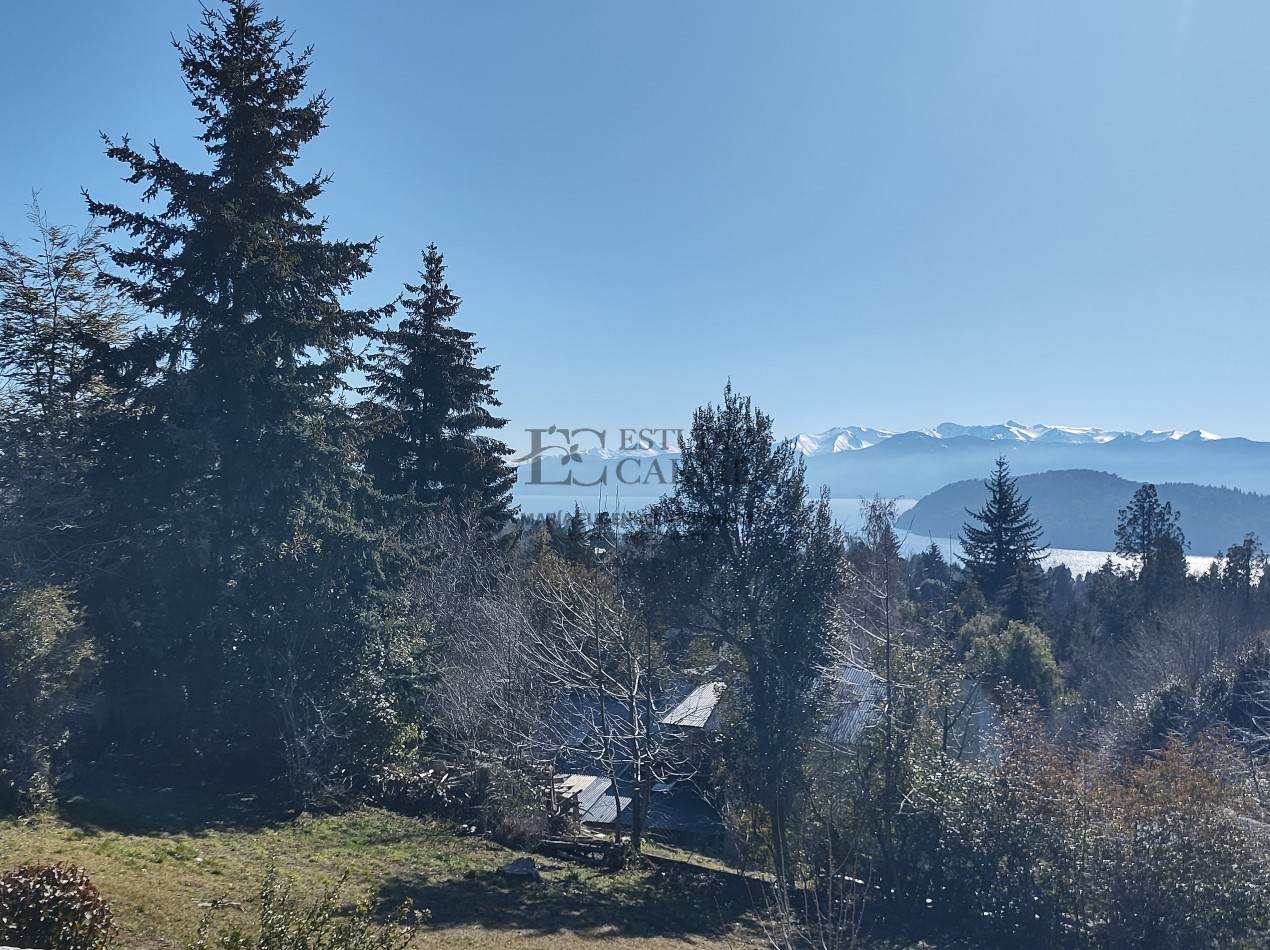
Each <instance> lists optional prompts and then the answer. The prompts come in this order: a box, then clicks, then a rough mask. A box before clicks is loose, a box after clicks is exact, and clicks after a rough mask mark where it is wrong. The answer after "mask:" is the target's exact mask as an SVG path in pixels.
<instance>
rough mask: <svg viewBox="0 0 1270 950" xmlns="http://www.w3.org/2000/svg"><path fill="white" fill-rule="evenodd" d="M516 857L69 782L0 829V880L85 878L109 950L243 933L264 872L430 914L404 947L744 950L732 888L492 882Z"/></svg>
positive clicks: (380, 826)
mask: <svg viewBox="0 0 1270 950" xmlns="http://www.w3.org/2000/svg"><path fill="white" fill-rule="evenodd" d="M518 856H520V853H519V852H516V851H511V850H508V849H506V848H503V847H501V846H499V845H497V844H494V843H493V842H490V841H487V840H485V839H483V838H481V837H478V836H474V835H464V834H461V833H459V832H457V831H456V830H455V829H454V828H453V827H452V826H450V825H448V824H445V823H442V822H438V821H434V820H431V819H415V818H407V817H403V816H401V815H396V814H393V813H391V812H387V811H383V810H380V809H371V808H367V809H360V810H358V811H354V812H348V813H345V814H340V815H307V814H304V815H288V814H283V813H279V812H276V811H270V810H269V809H267V808H265V807H262V806H260V805H258V804H257V803H256V802H255V801H253V800H251V799H244V798H240V797H237V796H227V795H223V794H214V793H210V792H201V791H197V790H196V791H189V790H182V789H161V788H145V787H137V786H135V785H132V784H129V783H126V782H124V781H123V780H121V779H119V778H117V777H114V776H109V775H103V774H93V775H92V776H91V778H81V779H80V780H79V783H78V785H77V786H76V787H75V788H74V789H73V791H72V793H71V795H70V796H69V797H68V798H67V800H66V802H65V804H64V805H63V807H62V809H61V812H60V814H59V815H58V816H57V817H52V816H41V817H37V818H33V819H29V820H26V821H2V822H0V870H3V869H8V868H12V867H15V866H17V865H19V864H23V863H27V862H31V861H39V860H56V861H69V862H71V863H73V864H78V865H82V866H83V867H84V868H86V869H87V871H88V874H89V877H90V878H91V879H92V880H93V882H94V883H95V884H96V885H97V887H98V888H99V889H100V891H101V892H102V895H103V896H104V897H105V898H106V900H107V901H108V902H109V903H110V907H111V909H112V911H113V912H114V914H115V919H116V922H117V924H118V925H119V928H120V935H119V938H118V940H117V941H116V946H121V947H125V948H132V947H137V948H155V947H160V946H164V947H166V946H181V945H183V944H184V943H185V942H186V941H188V940H189V939H190V938H192V937H193V935H194V933H195V930H196V928H197V927H198V924H199V920H200V919H201V917H202V916H203V914H204V913H206V908H207V907H208V906H209V905H210V904H212V903H214V902H215V903H218V904H219V905H221V909H219V910H217V911H215V915H216V916H214V918H213V920H214V921H215V923H214V929H215V927H216V926H218V925H224V926H228V925H230V924H239V925H243V926H247V925H249V924H250V923H251V922H252V921H254V919H255V912H256V902H257V898H256V891H257V889H258V888H259V886H260V882H261V880H262V879H263V877H264V873H265V868H266V867H267V865H268V863H269V862H270V861H271V860H272V861H273V862H274V863H275V864H276V866H277V867H278V869H279V871H280V872H281V873H282V874H283V875H284V876H286V877H289V878H291V879H293V880H294V882H295V891H296V893H297V894H298V895H310V896H312V895H316V894H318V893H320V892H321V891H322V890H323V889H324V888H326V887H328V886H329V885H331V884H332V883H334V882H335V881H336V880H337V879H338V878H339V876H340V875H341V874H342V873H343V872H345V871H347V872H349V880H348V883H347V885H346V887H345V891H344V894H345V896H346V897H347V898H348V899H349V900H350V901H352V900H354V899H356V898H357V897H359V896H361V895H362V894H365V893H366V891H367V890H373V891H375V892H376V893H377V894H378V895H379V896H380V897H381V898H382V900H383V902H384V906H385V907H388V908H391V907H393V906H396V905H398V904H400V902H401V901H403V900H405V899H406V898H410V899H412V900H413V901H414V905H415V906H416V907H421V908H423V907H426V908H428V909H429V910H431V912H432V920H431V922H430V923H428V924H425V925H423V926H421V927H420V928H419V930H418V934H417V937H416V939H415V941H414V945H415V946H419V947H440V946H447V947H449V946H453V947H495V946H497V947H518V946H525V947H530V946H534V947H579V946H592V945H594V944H595V943H596V941H597V940H602V941H603V942H604V943H605V944H609V943H612V944H613V945H615V946H619V947H621V946H627V947H645V948H660V947H681V946H690V945H712V946H713V945H732V946H753V945H756V944H759V943H761V942H762V941H761V935H760V934H759V933H758V932H757V931H756V930H755V928H754V923H753V920H752V917H751V916H750V914H749V910H750V907H751V901H750V899H749V895H748V894H747V889H746V887H745V885H744V884H743V883H742V882H741V881H740V880H739V879H738V878H736V877H735V876H732V875H726V874H719V873H717V872H714V871H710V870H703V869H700V868H693V867H689V866H687V865H684V864H679V863H674V862H671V863H667V862H658V863H656V864H654V865H651V866H649V867H643V868H638V869H632V870H627V871H622V872H610V871H603V870H600V869H596V868H591V867H586V866H581V865H576V864H571V863H569V862H566V861H561V860H556V859H551V858H542V857H537V858H536V860H537V861H538V864H539V866H540V867H541V868H542V871H543V878H544V880H543V881H541V882H525V883H512V882H507V881H505V880H504V879H503V878H502V877H501V876H499V875H498V874H496V873H495V872H496V870H497V868H498V867H500V866H501V865H503V864H505V863H507V862H508V861H510V860H511V859H512V858H515V857H518Z"/></svg>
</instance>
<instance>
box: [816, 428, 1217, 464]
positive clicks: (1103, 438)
mask: <svg viewBox="0 0 1270 950" xmlns="http://www.w3.org/2000/svg"><path fill="white" fill-rule="evenodd" d="M897 435H905V436H913V435H920V436H926V437H928V438H931V439H957V438H971V439H983V440H985V441H990V442H1066V443H1072V444H1079V443H1085V444H1088V443H1103V442H1111V441H1113V440H1115V439H1127V440H1130V441H1135V442H1213V441H1216V440H1218V439H1220V438H1221V436H1219V435H1214V434H1213V433H1211V432H1206V431H1204V430H1202V429H1193V430H1192V431H1190V432H1182V431H1181V430H1177V429H1172V430H1156V429H1148V430H1147V431H1146V432H1117V431H1113V430H1110V429H1099V428H1096V427H1094V426H1051V425H1042V424H1038V425H1024V424H1023V423H1020V422H1015V421H1013V420H1010V421H1007V422H1003V423H999V424H997V425H980V426H973V425H972V426H967V425H960V424H959V423H956V422H941V423H940V424H939V425H937V426H935V427H934V428H933V429H917V430H914V431H912V432H892V431H890V430H888V429H871V428H868V427H865V426H839V427H835V428H833V429H826V430H825V431H824V432H818V433H802V434H800V435H798V436H795V438H794V443H795V445H797V446H798V449H799V451H801V452H802V453H803V455H807V456H815V455H829V454H832V453H835V452H853V451H857V450H859V449H867V448H872V447H873V446H875V445H877V444H878V443H879V442H885V441H886V440H887V439H891V438H894V437H895V436H897Z"/></svg>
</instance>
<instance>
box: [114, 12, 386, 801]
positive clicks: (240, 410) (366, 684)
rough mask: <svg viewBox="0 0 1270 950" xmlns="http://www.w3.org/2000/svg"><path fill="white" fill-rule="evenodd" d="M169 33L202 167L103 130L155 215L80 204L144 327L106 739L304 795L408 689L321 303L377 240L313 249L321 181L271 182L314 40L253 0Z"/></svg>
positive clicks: (331, 298) (129, 397)
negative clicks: (296, 34) (118, 725)
mask: <svg viewBox="0 0 1270 950" xmlns="http://www.w3.org/2000/svg"><path fill="white" fill-rule="evenodd" d="M175 45H176V47H177V49H178V50H179V52H180V62H181V69H182V71H183V72H184V74H185V84H186V87H187V88H188V89H189V90H190V92H191V94H192V97H193V103H194V106H195V108H196V110H197V112H198V116H199V121H200V122H201V123H202V127H203V132H202V135H201V136H200V139H201V141H202V142H203V145H204V147H205V149H206V152H207V155H208V158H209V162H210V166H211V167H210V169H208V170H206V171H195V170H190V169H186V168H184V167H182V166H181V165H179V164H177V163H176V162H175V161H173V160H171V159H169V158H168V157H167V156H166V155H164V154H163V152H162V151H161V150H160V149H159V147H158V146H157V145H155V146H153V147H152V150H151V151H150V152H147V153H142V152H139V151H137V150H136V149H134V148H133V147H132V146H131V145H130V144H129V142H128V140H127V139H126V138H125V139H123V140H122V142H120V143H117V144H116V143H113V142H111V141H110V140H107V145H108V149H107V154H108V155H109V156H110V157H112V158H115V159H117V160H119V161H120V162H122V163H123V164H124V165H126V166H127V167H128V168H129V169H130V171H131V174H130V176H129V178H128V180H129V181H131V182H132V183H134V184H143V185H144V192H143V194H142V198H143V201H146V202H152V201H154V202H158V203H159V208H158V210H157V212H155V213H147V212H146V211H133V210H127V209H125V208H123V207H121V206H119V205H115V204H108V203H101V202H97V201H94V200H92V199H91V198H90V200H89V207H90V210H91V211H92V212H93V214H95V215H97V216H98V217H100V218H102V219H104V220H105V221H106V222H107V227H108V229H109V230H110V231H115V232H123V233H124V234H125V235H127V236H128V237H129V238H130V239H131V240H130V241H129V242H128V243H127V244H126V245H125V246H124V247H123V248H122V249H119V250H117V251H116V252H115V253H114V255H113V259H114V262H115V264H116V265H117V266H118V267H120V268H121V269H122V270H123V274H121V275H120V276H118V277H116V282H117V284H118V286H119V288H120V289H121V290H122V291H123V292H124V293H125V294H126V295H127V296H128V297H130V298H131V299H132V300H133V301H135V302H136V303H137V304H138V305H140V306H141V307H142V308H144V309H145V310H146V311H147V312H148V313H149V314H150V315H152V317H153V319H154V320H155V321H156V325H154V326H153V327H152V328H151V329H150V330H149V331H147V332H146V333H144V334H142V335H140V336H139V337H138V338H137V339H136V340H134V341H133V342H132V343H131V344H130V345H129V346H127V347H125V348H123V349H122V350H121V351H120V353H119V358H118V360H117V364H118V377H119V384H120V386H121V390H120V398H121V399H122V400H123V401H124V402H125V403H126V406H127V409H128V410H129V411H128V413H127V414H126V423H124V424H121V425H117V426H115V427H114V428H113V429H112V430H111V431H110V432H109V433H107V435H106V438H107V441H108V444H109V446H110V449H111V452H110V457H111V459H112V461H113V464H114V471H113V472H111V473H109V474H110V476H111V481H112V482H113V489H112V492H113V494H112V499H111V501H112V505H113V508H114V510H115V511H116V512H117V513H118V515H119V519H120V523H119V525H118V526H117V529H118V533H119V535H120V536H121V537H122V538H123V539H124V545H123V547H122V550H121V552H120V557H119V570H118V572H117V573H116V575H115V576H114V577H113V578H112V580H111V582H110V583H109V584H107V585H103V587H102V589H100V590H99V591H98V597H97V601H96V604H95V606H96V608H97V611H98V615H99V617H100V620H101V623H102V624H103V626H105V627H106V628H107V629H108V630H109V632H110V637H109V643H108V661H109V664H108V667H107V670H108V672H109V673H110V677H109V684H110V686H111V687H112V691H113V692H114V694H115V697H116V700H117V705H116V708H117V711H118V713H119V717H118V719H117V721H118V722H123V723H127V724H130V726H131V729H132V732H131V735H130V736H129V735H125V736H122V737H121V738H124V739H128V738H132V739H134V740H136V741H147V740H153V739H157V740H160V741H162V742H163V743H164V745H165V746H166V747H167V750H168V753H169V754H171V752H172V751H182V752H186V753H197V754H200V755H210V756H214V757H216V758H218V759H220V760H221V761H222V762H223V760H224V757H225V756H226V755H238V756H242V757H244V758H246V759H247V760H248V761H250V762H251V763H253V767H255V768H256V769H257V771H258V772H260V771H261V770H260V769H259V768H258V766H259V765H260V764H261V763H266V764H272V765H273V766H274V767H276V768H278V769H280V770H282V771H285V773H286V774H287V775H288V776H289V777H290V778H291V779H292V781H293V783H294V786H293V787H294V788H295V791H296V793H297V795H298V796H299V797H300V798H301V799H303V800H305V801H312V800H314V799H316V798H318V797H320V796H321V795H323V794H325V792H326V791H327V790H329V789H330V787H331V783H332V782H342V781H344V780H345V778H344V777H346V776H349V775H351V774H355V773H356V771H357V770H358V768H364V767H365V766H366V765H367V764H368V763H371V762H373V760H374V758H375V756H376V755H377V754H378V752H379V751H381V750H382V749H384V748H386V747H387V746H388V745H390V744H391V742H392V741H393V739H394V736H395V734H396V733H397V732H399V731H400V730H401V729H402V728H403V727H404V726H405V725H406V724H405V721H404V718H403V717H404V715H405V714H406V712H407V710H408V705H409V704H408V702H407V700H408V698H409V696H410V692H411V691H410V685H409V684H410V675H411V673H410V663H409V654H410V645H409V644H403V643H402V642H401V641H400V639H399V638H396V637H395V635H394V631H397V632H399V631H400V630H401V627H400V626H395V625H394V624H393V623H392V622H391V621H392V618H391V617H390V616H389V609H388V604H389V603H390V602H391V601H392V593H393V590H394V579H395V577H396V576H397V572H399V571H400V570H401V569H402V568H403V566H404V564H403V562H402V557H401V551H400V549H399V548H398V547H397V546H396V545H395V544H394V542H393V537H394V535H395V533H396V532H395V531H394V530H393V526H392V517H393V512H392V510H391V509H390V508H388V507H387V506H385V505H384V504H383V501H382V499H381V498H380V497H379V496H378V494H377V493H375V492H373V491H372V490H371V488H370V486H369V484H368V480H367V479H366V477H365V475H364V473H363V472H362V470H361V466H360V457H359V448H358V443H357V433H356V430H355V428H354V426H353V420H352V418H351V415H350V413H349V412H348V410H347V409H346V408H344V406H343V405H342V404H341V401H340V400H339V399H338V398H337V396H338V392H339V390H340V389H341V388H342V386H343V383H342V375H343V374H344V373H345V372H346V371H348V370H349V369H350V368H352V367H353V366H354V365H355V361H356V360H355V352H354V348H353V341H354V339H355V338H356V337H357V336H359V335H361V334H366V333H368V332H369V331H370V329H371V327H372V325H373V322H374V320H375V319H376V317H377V314H376V313H374V312H365V311H351V310H346V309H344V308H343V307H342V306H341V302H340V296H341V295H342V294H343V293H344V292H345V291H346V290H348V288H349V287H350V285H351V284H352V282H353V281H355V280H356V279H357V278H359V277H362V276H363V275H365V274H366V273H367V272H368V271H369V267H370V265H369V259H370V256H371V252H372V249H373V247H372V244H371V243H370V242H362V243H353V242H348V241H332V240H329V239H328V238H327V235H326V223H325V221H323V220H319V219H316V218H315V217H314V214H313V212H312V211H311V210H310V205H311V204H312V202H313V201H314V200H315V199H317V198H318V196H319V195H320V194H321V193H322V191H323V189H324V187H325V186H326V185H327V184H328V180H329V179H328V178H327V177H325V176H322V175H318V176H315V177H311V178H307V179H296V178H294V177H292V174H291V169H292V167H293V166H294V165H295V163H296V161H297V159H298V157H299V153H300V149H301V148H302V147H303V146H304V145H306V144H307V143H308V142H309V141H311V140H312V139H313V138H314V137H315V136H316V135H317V134H318V132H319V131H320V130H321V129H322V127H323V125H324V122H325V119H326V115H327V110H328V102H327V100H326V98H325V97H324V96H322V95H317V96H314V97H312V98H305V94H304V89H305V81H306V74H307V72H308V69H309V56H310V51H309V50H304V51H302V52H299V53H297V52H295V51H293V49H292V48H291V43H290V39H289V37H288V35H287V34H286V32H285V31H284V28H283V25H282V23H281V22H280V21H278V20H276V19H265V18H264V17H263V15H262V12H261V8H260V5H259V4H258V3H256V2H249V0H227V2H226V3H225V4H224V6H223V8H222V9H212V8H209V9H205V10H204V14H203V19H202V29H201V30H200V31H198V32H193V31H192V32H190V33H189V35H188V37H187V39H186V41H185V42H176V43H175ZM135 696H144V697H146V699H145V702H144V703H136V702H128V701H127V699H128V698H129V697H135ZM268 771H269V770H267V769H266V770H265V772H266V773H267V772H268Z"/></svg>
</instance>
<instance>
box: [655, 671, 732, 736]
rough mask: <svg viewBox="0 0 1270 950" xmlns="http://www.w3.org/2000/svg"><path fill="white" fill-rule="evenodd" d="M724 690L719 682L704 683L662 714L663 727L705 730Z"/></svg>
mask: <svg viewBox="0 0 1270 950" xmlns="http://www.w3.org/2000/svg"><path fill="white" fill-rule="evenodd" d="M723 689H724V684H723V683H719V682H714V683H703V684H702V685H700V686H698V687H696V688H695V689H693V690H692V691H691V692H690V693H688V695H687V696H685V697H684V698H683V699H681V700H679V702H678V703H676V704H675V705H674V706H672V707H671V708H670V709H669V710H668V711H667V712H665V713H663V714H662V716H661V723H662V725H665V726H681V727H684V728H689V729H703V728H705V727H706V725H707V724H708V723H709V722H710V717H711V716H713V715H714V711H715V709H716V707H717V706H718V705H719V697H720V696H721V695H722V694H723Z"/></svg>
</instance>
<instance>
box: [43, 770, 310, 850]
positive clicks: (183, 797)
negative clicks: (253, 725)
mask: <svg viewBox="0 0 1270 950" xmlns="http://www.w3.org/2000/svg"><path fill="white" fill-rule="evenodd" d="M59 793H60V796H61V802H60V804H59V805H58V816H59V817H60V818H61V819H62V820H63V821H65V822H66V823H67V824H68V825H71V826H73V827H75V828H78V829H79V830H80V831H82V832H84V833H85V834H89V835H92V834H100V833H103V832H114V833H117V834H124V835H149V834H173V835H176V834H186V835H200V834H204V833H206V832H209V831H229V830H233V831H249V832H251V831H260V830H262V829H264V828H267V827H269V826H271V825H275V824H277V823H278V822H281V821H286V820H288V819H289V818H293V817H295V812H294V811H293V810H291V809H288V808H285V807H283V806H282V805H280V804H278V803H275V802H270V801H268V800H267V799H265V798H263V797H261V796H260V795H258V794H253V793H249V792H243V791H232V790H230V789H228V788H224V787H219V788H218V787H215V786H212V785H193V786H175V787H169V786H160V785H150V784H146V783H145V782H142V781H138V780H137V779H135V778H132V777H130V776H126V775H120V774H116V773H114V772H107V771H103V770H98V769H95V768H82V769H79V770H77V773H76V775H75V777H74V778H73V779H71V780H70V781H68V782H66V783H65V784H64V785H63V786H62V787H61V788H60V789H59Z"/></svg>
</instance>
